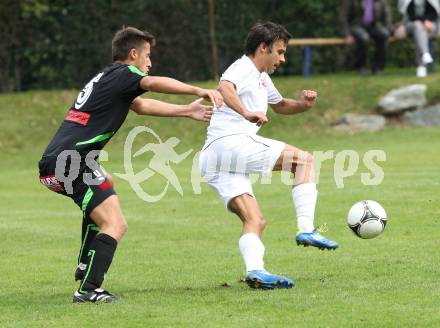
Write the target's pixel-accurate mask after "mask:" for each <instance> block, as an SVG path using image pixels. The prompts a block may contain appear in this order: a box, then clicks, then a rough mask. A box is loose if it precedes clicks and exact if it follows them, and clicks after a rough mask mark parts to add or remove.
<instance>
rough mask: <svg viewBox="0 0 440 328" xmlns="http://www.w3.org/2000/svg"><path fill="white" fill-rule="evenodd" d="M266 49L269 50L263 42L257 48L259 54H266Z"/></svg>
mask: <svg viewBox="0 0 440 328" xmlns="http://www.w3.org/2000/svg"><path fill="white" fill-rule="evenodd" d="M268 49H269V47H268V46H267V44H266V43H265V42H261V43H260V45H259V46H258V50H259V51H260V52H261V53H266V52H267V50H268Z"/></svg>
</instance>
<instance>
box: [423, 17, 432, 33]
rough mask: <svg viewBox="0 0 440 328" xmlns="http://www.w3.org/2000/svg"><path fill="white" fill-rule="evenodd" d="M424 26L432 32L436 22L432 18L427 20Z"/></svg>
mask: <svg viewBox="0 0 440 328" xmlns="http://www.w3.org/2000/svg"><path fill="white" fill-rule="evenodd" d="M423 26H424V27H425V30H426V32H428V33H431V32H432V31H433V30H434V24H433V23H432V22H431V21H430V20H425V21H424V22H423Z"/></svg>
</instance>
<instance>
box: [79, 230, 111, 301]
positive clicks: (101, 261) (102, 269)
mask: <svg viewBox="0 0 440 328" xmlns="http://www.w3.org/2000/svg"><path fill="white" fill-rule="evenodd" d="M117 245H118V242H117V241H116V239H113V238H112V237H110V236H109V235H106V234H104V233H100V234H97V235H96V237H95V239H94V240H93V241H92V244H91V245H90V250H89V252H88V261H87V271H86V275H85V277H84V280H83V281H82V282H81V285H80V287H79V292H80V293H87V292H90V291H92V290H94V289H96V288H99V287H101V285H102V282H103V281H104V275H105V274H106V273H107V270H108V268H109V267H110V264H111V263H112V259H113V255H114V254H115V251H116V246H117Z"/></svg>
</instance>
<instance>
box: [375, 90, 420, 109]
mask: <svg viewBox="0 0 440 328" xmlns="http://www.w3.org/2000/svg"><path fill="white" fill-rule="evenodd" d="M425 104H426V85H425V84H413V85H409V86H406V87H403V88H400V89H395V90H391V91H390V92H389V93H388V94H387V95H385V96H384V97H383V98H382V99H380V101H379V104H378V105H377V106H378V109H379V112H380V113H381V114H383V115H395V114H399V113H403V112H405V111H407V110H410V109H415V108H421V107H423V106H424V105H425Z"/></svg>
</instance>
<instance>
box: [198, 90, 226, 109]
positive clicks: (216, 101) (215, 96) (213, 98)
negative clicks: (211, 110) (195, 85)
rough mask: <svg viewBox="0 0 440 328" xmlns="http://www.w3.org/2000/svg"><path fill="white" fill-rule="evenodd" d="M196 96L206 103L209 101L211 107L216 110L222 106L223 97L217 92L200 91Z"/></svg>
mask: <svg viewBox="0 0 440 328" xmlns="http://www.w3.org/2000/svg"><path fill="white" fill-rule="evenodd" d="M197 95H198V96H199V97H202V98H204V99H205V100H207V101H210V102H211V103H212V105H213V106H215V107H217V108H220V106H221V105H223V96H222V95H221V93H220V92H218V91H217V90H214V89H200V92H199V93H198V94H197Z"/></svg>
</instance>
